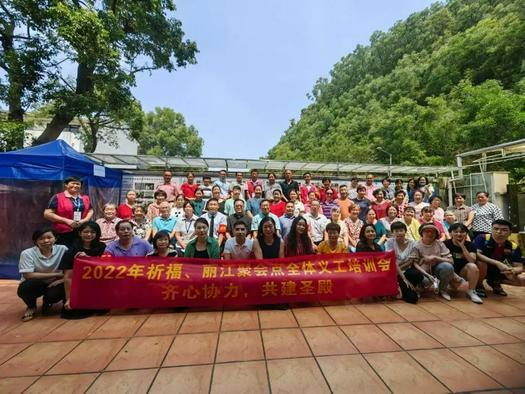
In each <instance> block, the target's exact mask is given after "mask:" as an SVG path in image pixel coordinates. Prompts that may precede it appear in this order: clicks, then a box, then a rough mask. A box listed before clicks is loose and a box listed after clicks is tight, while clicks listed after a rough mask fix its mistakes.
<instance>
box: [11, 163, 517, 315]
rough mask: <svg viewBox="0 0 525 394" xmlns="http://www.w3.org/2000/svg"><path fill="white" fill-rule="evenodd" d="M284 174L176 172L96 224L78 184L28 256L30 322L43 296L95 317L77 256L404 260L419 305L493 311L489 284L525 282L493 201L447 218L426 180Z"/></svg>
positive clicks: (402, 284)
mask: <svg viewBox="0 0 525 394" xmlns="http://www.w3.org/2000/svg"><path fill="white" fill-rule="evenodd" d="M283 177H284V179H283V180H282V181H281V182H277V177H276V174H275V173H273V172H270V173H269V174H268V176H267V180H266V181H263V180H262V179H260V178H259V176H258V172H257V170H252V171H251V173H250V178H249V179H248V180H247V181H244V180H243V174H242V173H236V178H235V181H234V182H231V183H230V182H228V181H227V172H226V171H224V170H223V171H220V172H219V177H218V179H217V180H215V181H214V182H212V180H211V177H203V180H202V183H197V182H196V180H195V175H194V174H193V173H192V172H189V173H188V174H187V177H186V182H184V183H183V184H182V185H180V186H178V185H176V184H174V183H173V182H172V174H171V172H170V171H165V172H164V182H163V183H162V184H160V185H158V186H157V188H156V190H155V193H154V199H155V201H154V202H152V203H151V204H149V205H148V206H147V207H146V206H141V205H139V204H137V203H136V200H137V194H136V192H135V191H132V190H131V191H128V192H127V194H126V201H125V202H123V203H122V204H120V205H116V204H113V203H107V204H106V205H104V209H103V215H102V217H100V218H98V219H97V220H96V221H95V220H93V219H94V218H93V215H94V211H93V208H92V206H91V205H90V201H89V198H88V196H86V195H82V194H81V192H80V190H81V186H82V183H81V180H80V179H78V178H75V177H69V178H67V179H66V181H65V190H64V191H63V192H61V193H58V194H56V195H55V196H53V197H52V198H51V200H50V202H49V204H48V207H47V208H46V209H45V211H44V217H45V218H46V219H47V220H49V221H50V222H51V223H52V227H50V228H44V229H40V230H37V231H36V232H35V233H34V234H33V241H34V244H35V246H34V247H32V248H29V249H26V250H24V251H23V252H22V254H21V256H20V273H21V275H22V279H21V283H20V285H19V288H18V295H19V296H20V298H22V299H23V300H24V302H25V303H26V305H27V310H26V313H25V314H24V317H23V319H24V320H30V319H32V318H33V315H34V313H35V311H36V300H37V298H39V297H41V296H43V303H44V307H43V308H42V310H43V311H44V312H46V311H47V310H49V308H50V306H51V305H52V304H53V303H56V302H59V301H62V300H63V301H64V306H63V310H62V315H63V316H64V317H69V318H77V317H79V316H80V317H82V316H85V315H88V314H89V313H90V312H89V311H73V310H72V309H71V305H70V302H69V296H70V293H71V277H72V269H73V264H74V258H75V257H78V256H102V255H104V254H107V255H111V256H158V257H177V256H184V257H189V258H198V259H210V258H211V259H220V258H223V259H225V260H230V259H231V260H236V259H249V258H253V259H272V258H280V257H289V256H301V255H309V254H315V253H320V254H330V253H352V252H372V253H375V252H383V251H394V252H395V255H396V259H397V273H398V287H399V297H400V298H403V299H404V300H405V301H407V302H411V303H416V302H417V300H418V298H419V293H420V292H421V291H424V290H425V289H434V291H436V292H437V293H438V294H439V295H440V296H441V297H443V298H445V299H446V300H450V299H451V296H450V294H449V289H458V290H461V291H464V292H465V293H466V294H467V295H468V297H469V298H470V299H471V300H472V301H473V302H475V303H482V302H483V301H482V299H481V298H482V297H486V296H487V292H486V290H485V288H484V286H483V281H484V280H485V279H486V280H487V283H488V284H489V285H490V286H491V288H492V290H493V292H494V294H499V295H503V296H504V295H506V293H505V291H504V289H503V288H502V287H501V284H502V283H507V284H514V285H522V284H524V282H525V281H524V278H523V276H522V275H521V272H522V265H521V263H522V256H521V251H520V249H519V247H517V245H516V244H514V243H512V242H511V241H510V240H509V236H510V234H511V227H512V224H511V223H509V222H508V221H506V220H504V219H503V215H502V213H501V210H500V209H499V208H498V207H497V206H496V205H494V204H493V203H491V202H489V196H488V193H486V192H479V193H478V194H477V204H474V205H473V206H472V207H468V206H466V205H465V196H463V195H461V194H456V195H455V200H454V204H453V205H451V206H450V207H448V208H447V209H446V210H444V209H443V207H442V199H441V198H440V197H439V196H438V195H437V194H436V193H435V190H434V189H433V188H432V185H431V184H430V183H429V182H428V179H427V178H426V177H419V178H417V179H411V180H409V181H408V182H407V188H406V189H405V188H404V182H403V181H402V180H396V181H395V182H394V187H392V185H391V181H390V179H388V178H384V179H383V180H382V181H381V185H377V184H376V183H375V182H374V177H373V175H372V174H368V175H367V176H366V179H365V182H364V183H363V184H360V183H359V180H358V179H357V178H352V179H351V183H350V184H349V185H344V184H343V185H339V187H337V188H336V187H334V186H333V185H332V184H331V180H330V179H329V178H323V179H322V185H319V186H318V185H316V184H314V183H313V182H312V179H311V175H310V174H309V173H306V174H304V183H302V184H299V183H298V182H297V181H295V180H294V179H293V173H292V171H291V170H288V169H287V170H285V171H284V173H283ZM471 241H472V242H471Z"/></svg>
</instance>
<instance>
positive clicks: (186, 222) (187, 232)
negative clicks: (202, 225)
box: [184, 218, 193, 234]
mask: <svg viewBox="0 0 525 394" xmlns="http://www.w3.org/2000/svg"><path fill="white" fill-rule="evenodd" d="M184 221H185V223H184V226H185V227H186V234H189V232H190V228H191V225H192V223H193V218H191V219H190V222H189V223H188V221H187V220H184Z"/></svg>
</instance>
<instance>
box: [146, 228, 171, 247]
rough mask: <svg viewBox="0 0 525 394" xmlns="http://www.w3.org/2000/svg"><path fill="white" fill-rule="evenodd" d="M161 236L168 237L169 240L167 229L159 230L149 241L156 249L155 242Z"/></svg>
mask: <svg viewBox="0 0 525 394" xmlns="http://www.w3.org/2000/svg"><path fill="white" fill-rule="evenodd" d="M161 238H168V239H169V240H170V241H171V237H170V233H169V231H167V230H160V231H159V232H157V233H156V234H155V235H154V236H153V240H152V241H151V243H152V244H153V248H155V249H157V242H158V240H159V239H161Z"/></svg>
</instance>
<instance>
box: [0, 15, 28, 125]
mask: <svg viewBox="0 0 525 394" xmlns="http://www.w3.org/2000/svg"><path fill="white" fill-rule="evenodd" d="M14 29H15V25H14V23H10V24H9V26H8V27H7V28H6V29H5V31H4V34H2V36H1V41H2V49H3V50H4V59H3V62H2V64H3V65H4V66H3V67H2V68H4V67H5V68H6V69H5V72H6V74H7V80H8V88H7V104H8V106H9V108H8V113H7V120H10V121H13V122H23V121H24V109H23V108H22V94H23V92H22V86H23V81H21V80H20V78H22V77H21V75H20V73H21V70H20V64H19V61H18V54H17V53H16V50H15V47H14V37H13V33H14Z"/></svg>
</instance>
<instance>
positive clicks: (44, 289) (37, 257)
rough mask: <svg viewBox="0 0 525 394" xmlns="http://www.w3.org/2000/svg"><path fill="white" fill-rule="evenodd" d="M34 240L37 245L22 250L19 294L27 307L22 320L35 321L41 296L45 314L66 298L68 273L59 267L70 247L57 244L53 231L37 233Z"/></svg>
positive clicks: (38, 231)
mask: <svg viewBox="0 0 525 394" xmlns="http://www.w3.org/2000/svg"><path fill="white" fill-rule="evenodd" d="M32 239H33V242H34V243H35V246H33V247H32V248H29V249H25V250H23V251H22V253H21V254H20V262H19V264H18V270H19V271H20V273H21V274H22V278H21V279H20V284H19V285H18V291H17V294H18V296H19V297H20V298H21V299H22V300H23V301H24V302H25V304H26V305H27V309H26V311H25V313H24V316H23V317H22V321H29V320H31V319H33V316H34V314H35V312H36V301H37V299H38V298H39V297H43V305H42V313H43V314H47V313H49V311H50V310H51V306H52V304H55V303H57V302H60V301H63V300H64V299H65V297H66V294H65V291H64V274H63V273H62V271H61V270H59V269H58V266H59V264H60V260H62V256H63V255H64V253H65V252H66V251H67V247H66V246H64V245H55V242H56V236H55V233H54V232H53V230H51V229H50V228H43V229H40V230H37V231H35V232H34V233H33V237H32Z"/></svg>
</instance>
